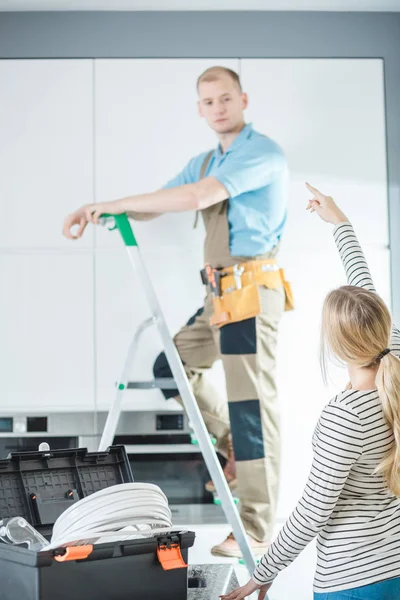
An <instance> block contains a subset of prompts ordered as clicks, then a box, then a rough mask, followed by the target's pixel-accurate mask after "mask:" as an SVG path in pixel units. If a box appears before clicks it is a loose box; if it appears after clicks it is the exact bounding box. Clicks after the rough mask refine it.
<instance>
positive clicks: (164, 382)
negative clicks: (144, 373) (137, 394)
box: [126, 377, 178, 390]
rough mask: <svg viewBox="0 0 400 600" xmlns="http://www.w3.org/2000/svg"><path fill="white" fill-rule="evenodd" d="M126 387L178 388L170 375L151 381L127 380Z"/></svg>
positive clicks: (129, 388)
mask: <svg viewBox="0 0 400 600" xmlns="http://www.w3.org/2000/svg"><path fill="white" fill-rule="evenodd" d="M126 387H127V389H128V390H154V389H163V390H175V389H177V388H178V386H177V385H176V383H175V380H174V379H173V378H172V377H161V378H158V379H152V380H151V381H128V384H127V386H126Z"/></svg>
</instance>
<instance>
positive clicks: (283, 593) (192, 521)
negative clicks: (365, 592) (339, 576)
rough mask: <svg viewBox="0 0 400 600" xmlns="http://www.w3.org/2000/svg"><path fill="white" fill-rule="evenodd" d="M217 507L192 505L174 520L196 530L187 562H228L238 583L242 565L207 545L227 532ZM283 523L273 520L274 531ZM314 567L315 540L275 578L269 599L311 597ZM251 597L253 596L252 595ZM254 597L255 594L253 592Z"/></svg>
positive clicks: (246, 576)
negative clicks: (215, 551)
mask: <svg viewBox="0 0 400 600" xmlns="http://www.w3.org/2000/svg"><path fill="white" fill-rule="evenodd" d="M171 508H174V507H171ZM186 510H187V509H186ZM224 521H225V519H224V517H223V514H222V511H221V510H220V508H219V507H216V506H213V505H208V506H206V507H203V508H202V509H199V508H196V507H195V508H194V510H190V511H189V513H187V514H185V513H184V512H183V513H182V512H181V511H179V516H178V513H176V516H175V519H174V524H177V525H178V524H179V527H182V528H185V529H189V530H190V531H194V532H195V533H196V541H195V544H194V547H193V548H191V550H190V551H189V562H190V563H191V564H211V563H232V564H235V565H236V568H235V570H236V575H237V577H238V579H239V582H240V584H241V585H243V584H244V583H246V581H248V579H249V574H248V572H247V569H246V567H244V566H243V565H240V564H238V560H237V559H229V558H226V559H224V558H218V557H214V556H212V555H211V553H210V548H211V547H212V546H214V545H215V544H217V543H219V542H221V541H222V540H223V539H224V538H225V537H226V536H227V535H228V534H229V532H230V528H229V525H227V524H226V523H225V522H224ZM282 525H283V523H277V526H276V532H275V533H276V534H277V533H278V532H279V530H280V528H281V526H282ZM314 568H315V542H314V543H311V544H310V545H309V546H307V548H305V550H303V552H302V553H301V554H300V556H299V557H298V558H297V559H296V560H295V561H294V562H293V563H292V565H290V566H289V567H287V568H286V569H285V570H284V571H282V572H281V573H280V574H279V576H278V577H277V579H276V580H275V582H274V584H273V586H272V587H271V590H270V592H269V594H268V599H269V600H312V598H313V593H312V581H313V576H314ZM252 600H253V598H252ZM254 600H256V596H254Z"/></svg>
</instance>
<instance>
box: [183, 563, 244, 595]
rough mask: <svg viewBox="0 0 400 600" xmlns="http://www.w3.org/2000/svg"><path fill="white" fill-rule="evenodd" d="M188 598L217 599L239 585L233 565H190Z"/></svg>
mask: <svg viewBox="0 0 400 600" xmlns="http://www.w3.org/2000/svg"><path fill="white" fill-rule="evenodd" d="M188 585H189V589H188V600H217V599H218V598H219V596H220V595H221V594H226V593H228V592H231V591H232V590H233V589H235V588H237V587H238V586H239V583H238V580H237V578H236V574H235V570H234V567H233V565H229V564H222V565H215V564H211V565H190V566H189V570H188Z"/></svg>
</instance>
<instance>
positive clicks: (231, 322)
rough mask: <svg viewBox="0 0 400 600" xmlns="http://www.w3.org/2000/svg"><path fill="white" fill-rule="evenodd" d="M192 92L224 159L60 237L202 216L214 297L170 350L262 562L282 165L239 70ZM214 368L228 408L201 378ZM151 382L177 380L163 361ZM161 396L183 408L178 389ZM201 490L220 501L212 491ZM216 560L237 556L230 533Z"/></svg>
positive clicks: (272, 500)
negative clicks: (255, 118)
mask: <svg viewBox="0 0 400 600" xmlns="http://www.w3.org/2000/svg"><path fill="white" fill-rule="evenodd" d="M197 89H198V96H199V99H198V108H199V112H200V115H201V116H202V117H203V118H205V120H206V121H207V123H208V125H209V126H210V127H211V128H212V129H213V131H214V132H215V133H216V136H217V138H218V141H219V144H218V146H217V148H216V149H214V150H212V151H211V152H203V153H201V154H200V155H198V156H196V157H195V158H193V159H192V160H190V161H189V163H188V164H187V165H186V167H185V168H184V169H183V171H182V172H181V173H179V174H178V175H177V176H176V177H175V178H174V179H172V180H171V181H169V182H168V183H167V184H166V185H165V187H164V188H163V189H161V190H158V191H156V192H152V193H149V194H142V195H136V196H131V197H128V198H124V199H121V200H116V201H114V202H107V203H102V204H91V205H88V206H84V207H82V208H80V209H78V210H77V211H76V212H74V213H72V214H71V215H69V216H68V217H67V218H66V220H65V224H64V234H65V235H66V236H67V237H68V238H73V237H80V236H81V235H82V234H83V232H84V230H85V227H86V225H87V223H88V222H90V221H92V222H96V221H97V219H98V217H99V215H100V214H102V213H113V214H115V213H121V212H127V213H128V214H129V216H131V217H132V218H137V219H146V218H153V217H155V216H157V215H159V214H162V213H166V212H178V211H188V210H196V211H200V212H201V214H202V217H203V220H204V224H205V228H206V239H205V247H204V262H205V264H206V265H207V269H206V272H205V273H204V281H205V283H206V285H207V296H206V300H205V303H204V306H203V307H201V308H200V309H199V311H197V313H196V314H195V315H194V316H193V317H192V318H191V319H190V320H189V321H188V323H187V324H186V325H185V326H184V327H183V328H182V329H181V331H179V332H178V333H177V335H176V336H175V338H174V340H175V344H176V346H177V349H178V351H179V354H180V356H181V358H182V361H183V363H184V365H185V369H186V371H187V374H188V377H189V379H190V381H191V384H192V387H193V391H194V394H195V397H196V400H197V402H198V405H199V408H200V410H201V412H202V415H203V418H204V421H205V423H206V425H207V428H208V430H209V432H210V433H212V434H213V435H215V437H216V439H217V448H218V450H219V451H220V452H221V454H223V455H224V456H225V457H226V458H227V463H226V466H225V469H224V471H225V476H226V478H227V481H228V484H229V485H230V487H231V488H232V489H233V488H236V493H237V496H238V497H239V500H240V513H241V518H242V520H243V524H244V527H245V529H246V532H247V534H248V535H249V539H250V542H251V545H252V548H253V551H254V553H255V554H262V553H263V552H265V550H266V548H267V546H268V543H269V541H270V538H271V536H272V533H273V526H274V519H275V511H276V503H277V495H278V484H279V463H280V440H279V410H278V405H277V394H276V384H275V362H276V361H275V355H276V344H277V335H278V324H279V321H280V318H281V316H282V312H283V310H284V306H285V292H284V286H283V283H282V279H281V277H280V275H279V274H280V271H279V269H278V267H277V265H276V258H275V257H276V253H277V249H278V246H279V242H280V239H281V236H282V232H283V229H284V224H285V219H286V184H287V164H286V160H285V157H284V154H283V152H282V150H281V149H280V148H279V146H278V145H277V144H276V143H275V142H273V141H272V140H271V139H269V138H267V137H265V136H264V135H261V134H260V133H257V132H256V131H255V130H254V129H253V128H252V126H251V125H250V124H246V123H245V120H244V110H245V109H246V108H247V104H248V98H247V95H246V94H245V93H244V92H243V90H242V86H241V83H240V79H239V77H238V75H237V74H236V73H235V72H234V71H231V70H230V69H226V68H224V67H212V68H211V69H208V70H207V71H205V72H204V73H203V74H202V75H201V76H200V77H199V79H198V82H197ZM74 225H77V226H78V231H77V233H76V235H75V236H74V235H73V234H72V233H71V227H72V226H74ZM228 284H229V285H228ZM232 292H234V293H232ZM250 292H251V293H250ZM221 298H223V299H224V301H223V302H222V303H221V301H220V300H221ZM224 302H226V303H228V304H229V309H228V308H227V306H228V304H226V305H225V304H224ZM218 358H222V362H223V366H224V370H225V375H226V384H227V395H228V403H226V401H225V400H224V399H223V397H221V395H220V394H219V393H218V392H217V391H216V390H215V389H214V388H212V387H211V385H210V384H209V383H208V382H207V380H206V378H205V377H204V372H205V371H206V370H207V369H209V368H210V367H211V366H212V365H213V363H214V362H215V360H217V359H218ZM154 373H155V375H156V376H157V377H163V376H171V372H170V369H169V365H168V363H167V361H166V358H165V355H164V354H161V355H160V356H159V357H158V358H157V360H156V362H155V365H154ZM164 395H165V396H166V397H167V398H168V397H172V396H174V397H177V399H178V400H179V396H178V391H177V390H165V392H164ZM232 443H233V446H232ZM206 487H207V489H208V490H210V491H213V490H214V485H213V483H212V482H208V484H207V485H206ZM212 553H213V554H215V555H220V556H240V555H241V553H240V549H239V547H238V544H237V542H236V540H235V539H234V537H233V535H232V534H231V535H229V536H228V538H227V539H226V540H225V541H223V542H222V543H221V544H219V545H217V546H215V547H214V548H213V549H212Z"/></svg>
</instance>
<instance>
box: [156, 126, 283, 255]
mask: <svg viewBox="0 0 400 600" xmlns="http://www.w3.org/2000/svg"><path fill="white" fill-rule="evenodd" d="M207 154H208V153H207V152H203V153H202V154H200V155H199V156H196V157H195V158H192V160H191V161H190V162H189V163H188V164H187V165H186V167H185V168H184V169H183V171H182V172H181V173H179V174H178V175H177V176H176V177H174V179H172V180H171V181H169V182H168V183H167V184H166V185H165V186H164V188H165V189H166V188H172V187H177V186H180V185H184V184H188V183H195V182H197V181H199V179H200V171H201V167H202V164H203V162H204V159H205V157H206V156H207ZM205 176H212V177H215V178H216V179H218V181H220V182H221V183H222V184H223V185H224V186H225V187H226V189H227V190H228V193H229V203H228V223H229V243H230V252H231V254H232V256H257V255H260V254H265V253H266V252H269V251H270V250H271V249H272V248H273V247H274V246H276V244H277V243H278V242H279V240H280V238H281V235H282V231H283V228H284V225H285V221H286V204H287V182H288V168H287V162H286V159H285V156H284V154H283V152H282V150H281V148H280V147H279V146H278V144H276V143H275V142H274V141H273V140H271V139H269V138H267V137H266V136H264V135H262V134H260V133H257V131H254V129H253V128H252V126H251V125H250V124H249V125H246V126H245V127H244V128H243V129H242V131H241V132H240V133H239V135H238V136H237V137H236V138H235V140H234V142H233V143H232V144H231V146H230V147H229V148H228V149H227V151H226V152H225V153H222V151H221V148H220V146H218V148H216V150H214V152H213V155H212V157H211V160H210V162H209V163H208V167H207V171H206V173H205Z"/></svg>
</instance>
